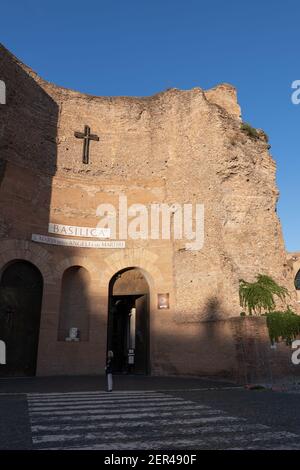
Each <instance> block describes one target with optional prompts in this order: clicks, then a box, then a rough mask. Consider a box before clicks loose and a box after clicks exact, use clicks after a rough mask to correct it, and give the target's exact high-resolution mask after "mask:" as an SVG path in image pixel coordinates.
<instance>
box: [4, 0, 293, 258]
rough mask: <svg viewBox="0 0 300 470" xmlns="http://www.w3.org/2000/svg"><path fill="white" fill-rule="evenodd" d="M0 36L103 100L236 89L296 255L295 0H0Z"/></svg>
mask: <svg viewBox="0 0 300 470" xmlns="http://www.w3.org/2000/svg"><path fill="white" fill-rule="evenodd" d="M0 25H1V26H0V42H2V43H3V44H4V45H5V46H6V47H7V48H8V49H9V50H10V51H11V52H13V53H14V54H15V55H16V56H17V57H18V58H19V59H21V60H22V61H23V62H25V63H26V64H27V65H29V66H30V67H32V68H33V69H34V70H35V71H36V72H38V73H39V75H40V76H42V77H43V78H44V79H46V80H49V81H51V82H54V83H56V84H57V85H61V86H65V87H67V88H72V89H75V90H78V91H81V92H84V93H90V94H93V95H102V96H116V95H123V96H124V95H129V96H148V95H152V94H154V93H157V92H159V91H162V90H165V89H167V88H173V87H174V88H180V89H184V90H186V89H190V88H193V87H195V86H199V87H201V88H204V89H208V88H211V87H213V86H215V85H217V84H218V83H223V82H226V83H231V84H232V85H234V86H236V87H237V90H238V99H239V103H240V105H241V107H242V116H243V120H244V121H246V122H249V123H250V124H251V125H252V126H254V127H257V128H262V129H264V130H265V131H266V133H267V134H268V135H269V138H270V144H271V146H272V147H271V154H272V156H273V158H274V159H275V160H276V163H277V184H278V186H279V190H280V199H279V203H278V214H279V217H280V219H281V223H282V227H283V234H284V239H285V244H286V248H287V250H288V251H300V237H299V235H298V234H300V211H299V210H298V203H297V189H298V181H299V179H300V161H299V137H298V136H299V132H300V104H299V105H295V104H293V103H292V100H291V95H292V91H293V90H292V89H291V85H292V82H293V81H295V80H300V60H299V59H300V48H299V40H300V2H299V0H297V1H296V0H285V1H284V2H275V1H274V0H273V1H271V0H251V2H243V1H241V0H227V1H224V0H215V1H214V0H210V1H207V0H205V1H203V0H106V1H104V0H89V1H88V2H82V1H78V0H59V1H58V0H51V1H46V0H44V1H41V0H10V1H8V0H1V3H0Z"/></svg>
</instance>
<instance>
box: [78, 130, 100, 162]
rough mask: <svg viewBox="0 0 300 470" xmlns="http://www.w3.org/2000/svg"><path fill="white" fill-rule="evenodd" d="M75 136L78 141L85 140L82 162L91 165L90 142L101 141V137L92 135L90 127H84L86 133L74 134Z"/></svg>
mask: <svg viewBox="0 0 300 470" xmlns="http://www.w3.org/2000/svg"><path fill="white" fill-rule="evenodd" d="M74 135H75V137H77V139H84V142H83V154H82V162H83V163H89V148H90V140H97V141H99V137H98V136H97V135H95V134H91V129H90V128H89V126H84V132H74Z"/></svg>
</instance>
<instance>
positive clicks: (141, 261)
mask: <svg viewBox="0 0 300 470" xmlns="http://www.w3.org/2000/svg"><path fill="white" fill-rule="evenodd" d="M157 259H158V255H156V254H154V253H152V252H151V251H148V250H145V249H143V248H138V249H132V250H122V252H115V253H113V254H111V255H110V256H108V257H107V258H106V259H105V263H106V264H107V267H106V268H105V269H104V270H103V272H102V273H101V279H102V283H104V282H105V283H106V284H107V285H108V283H109V282H110V280H111V278H112V277H113V276H114V274H116V273H117V272H119V271H121V270H122V269H126V268H137V269H140V271H141V272H142V274H143V275H144V276H145V278H146V280H147V282H148V284H149V287H150V288H151V289H153V287H154V286H155V284H156V283H160V284H161V283H162V282H163V277H162V274H161V271H160V269H159V268H158V267H157V266H156V265H155V263H156V261H157Z"/></svg>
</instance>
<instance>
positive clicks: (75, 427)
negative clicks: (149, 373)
mask: <svg viewBox="0 0 300 470" xmlns="http://www.w3.org/2000/svg"><path fill="white" fill-rule="evenodd" d="M28 405H29V416H30V421H31V431H32V442H33V446H34V448H37V449H74V450H75V449H90V450H93V449H95V450H96V449H99V450H132V449H142V450H156V449H207V448H216V449H219V448H220V449H222V448H243V449H246V448H249V449H250V448H253V449H254V448H264V449H267V448H277V447H276V446H275V444H274V442H278V447H282V448H285V446H286V447H287V448H300V444H297V442H296V443H295V440H298V439H299V436H298V435H296V434H293V433H290V432H286V431H272V429H271V428H270V427H269V426H265V425H262V424H255V423H248V422H247V420H246V419H245V418H242V417H237V416H230V415H228V414H227V413H225V412H224V411H222V410H218V409H214V408H212V407H210V406H207V405H204V404H198V403H197V402H196V403H195V402H194V401H191V400H185V399H184V398H181V397H176V396H175V397H174V396H172V395H168V394H166V393H161V392H155V391H142V392H139V391H137V392H126V391H124V392H117V393H112V394H108V393H107V392H98V391H95V392H68V393H50V394H48V393H47V394H35V393H32V394H29V395H28ZM153 436H155V437H153ZM279 441H280V442H279ZM293 446H294V447H293Z"/></svg>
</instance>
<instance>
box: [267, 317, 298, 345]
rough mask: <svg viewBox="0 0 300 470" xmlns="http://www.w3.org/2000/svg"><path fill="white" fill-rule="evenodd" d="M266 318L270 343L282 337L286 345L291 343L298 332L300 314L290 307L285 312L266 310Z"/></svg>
mask: <svg viewBox="0 0 300 470" xmlns="http://www.w3.org/2000/svg"><path fill="white" fill-rule="evenodd" d="M266 318H267V326H268V330H269V336H270V340H271V343H272V344H273V343H274V342H278V341H279V340H280V339H282V340H284V341H285V342H286V344H287V345H291V343H292V342H293V340H294V339H295V338H296V337H297V335H299V334H300V316H299V315H297V314H296V313H294V312H293V311H292V310H291V309H290V308H288V309H287V310H286V311H285V312H281V311H276V312H268V313H266Z"/></svg>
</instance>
